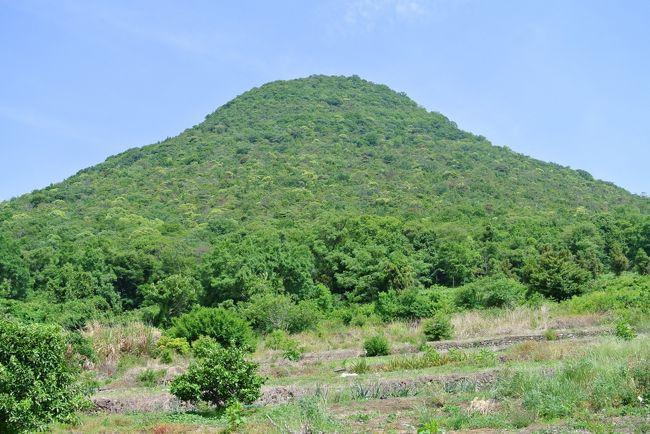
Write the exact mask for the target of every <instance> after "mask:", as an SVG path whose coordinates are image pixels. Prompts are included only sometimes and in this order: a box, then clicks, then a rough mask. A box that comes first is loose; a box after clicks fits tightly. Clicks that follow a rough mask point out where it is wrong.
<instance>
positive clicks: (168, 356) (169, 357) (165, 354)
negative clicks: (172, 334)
mask: <svg viewBox="0 0 650 434" xmlns="http://www.w3.org/2000/svg"><path fill="white" fill-rule="evenodd" d="M158 359H160V361H161V362H162V363H164V364H166V365H168V364H170V363H171V362H173V361H174V353H173V352H172V351H171V350H170V349H164V350H162V351H160V352H159V353H158Z"/></svg>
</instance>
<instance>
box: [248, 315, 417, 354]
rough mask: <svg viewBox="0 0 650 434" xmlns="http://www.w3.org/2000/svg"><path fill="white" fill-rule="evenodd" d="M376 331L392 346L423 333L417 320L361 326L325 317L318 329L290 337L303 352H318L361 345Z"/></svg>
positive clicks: (415, 341) (397, 345) (354, 347)
mask: <svg viewBox="0 0 650 434" xmlns="http://www.w3.org/2000/svg"><path fill="white" fill-rule="evenodd" d="M375 335H382V336H384V337H386V339H388V342H389V343H390V344H391V347H393V348H395V349H397V348H399V347H400V344H401V345H402V346H403V345H405V344H411V345H416V344H418V343H419V342H420V341H421V340H422V333H421V330H420V327H419V325H418V323H417V322H401V321H395V322H391V323H386V324H372V325H364V326H344V325H341V324H337V323H334V322H329V321H326V322H325V323H323V324H322V326H321V327H320V328H319V330H315V331H311V330H310V331H305V332H302V333H298V334H295V335H292V336H291V337H292V338H293V339H295V340H297V341H298V342H299V343H300V346H301V347H303V348H304V349H305V351H306V352H321V351H332V350H342V349H363V341H364V340H365V339H367V338H369V337H371V336H375ZM268 351H269V349H262V350H261V352H268ZM259 354H260V353H258V355H259Z"/></svg>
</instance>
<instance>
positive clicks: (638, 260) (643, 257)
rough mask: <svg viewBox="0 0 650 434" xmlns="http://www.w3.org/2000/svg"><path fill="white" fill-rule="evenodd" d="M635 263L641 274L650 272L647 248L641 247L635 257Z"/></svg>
mask: <svg viewBox="0 0 650 434" xmlns="http://www.w3.org/2000/svg"><path fill="white" fill-rule="evenodd" d="M634 265H635V267H636V271H637V272H638V273H639V274H650V257H649V256H648V254H647V253H646V252H645V250H643V249H641V248H639V250H638V251H637V252H636V257H635V258H634Z"/></svg>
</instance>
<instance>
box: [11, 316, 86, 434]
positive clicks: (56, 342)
mask: <svg viewBox="0 0 650 434" xmlns="http://www.w3.org/2000/svg"><path fill="white" fill-rule="evenodd" d="M87 403H88V401H87V400H86V398H85V397H84V396H83V395H82V389H81V386H80V385H79V377H78V372H77V371H76V370H75V368H74V367H73V366H72V365H71V363H70V362H69V361H68V360H66V339H65V336H64V334H63V333H62V331H61V330H60V328H59V327H57V326H44V325H21V324H19V323H16V322H12V321H6V320H0V432H3V433H18V432H30V431H34V430H42V429H44V428H46V427H47V425H48V424H49V423H51V422H66V423H69V422H74V421H75V420H76V414H75V413H76V412H77V411H79V410H81V409H83V408H85V407H86V405H87Z"/></svg>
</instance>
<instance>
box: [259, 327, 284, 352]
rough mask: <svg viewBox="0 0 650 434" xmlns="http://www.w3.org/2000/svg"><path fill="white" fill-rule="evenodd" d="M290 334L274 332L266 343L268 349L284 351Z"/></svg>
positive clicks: (280, 331)
mask: <svg viewBox="0 0 650 434" xmlns="http://www.w3.org/2000/svg"><path fill="white" fill-rule="evenodd" d="M288 339H289V334H288V333H287V332H286V331H284V330H273V331H272V332H271V333H269V335H268V336H267V337H266V340H265V341H264V343H265V345H266V347H267V348H270V349H272V350H282V349H284V348H285V346H286V343H287V340H288Z"/></svg>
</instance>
